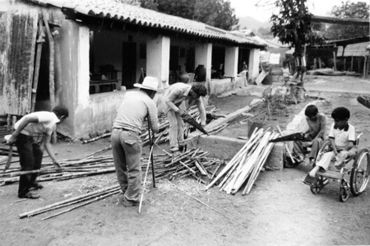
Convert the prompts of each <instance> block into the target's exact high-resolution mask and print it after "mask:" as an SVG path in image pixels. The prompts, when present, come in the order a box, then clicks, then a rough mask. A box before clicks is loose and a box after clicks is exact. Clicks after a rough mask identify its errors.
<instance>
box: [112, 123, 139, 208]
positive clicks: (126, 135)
mask: <svg viewBox="0 0 370 246" xmlns="http://www.w3.org/2000/svg"><path fill="white" fill-rule="evenodd" d="M111 142H112V152H113V160H114V166H115V168H116V174H117V180H118V183H119V185H120V187H121V190H122V192H123V193H124V196H125V198H126V199H127V200H130V201H134V202H138V201H139V200H140V194H141V190H142V187H141V166H140V157H141V153H142V144H141V139H140V136H139V134H137V133H135V132H132V131H126V130H124V129H113V131H112V136H111Z"/></svg>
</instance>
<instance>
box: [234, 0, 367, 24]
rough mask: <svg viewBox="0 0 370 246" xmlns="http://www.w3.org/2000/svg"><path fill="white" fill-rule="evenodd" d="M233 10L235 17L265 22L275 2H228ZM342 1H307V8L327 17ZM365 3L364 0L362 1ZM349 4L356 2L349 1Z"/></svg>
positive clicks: (245, 0)
mask: <svg viewBox="0 0 370 246" xmlns="http://www.w3.org/2000/svg"><path fill="white" fill-rule="evenodd" d="M229 1H230V3H231V6H232V7H233V8H234V9H235V14H236V16H237V17H244V16H251V17H253V18H255V19H256V20H259V21H262V22H266V21H268V20H269V18H270V17H271V15H272V12H273V10H274V8H275V7H274V5H273V3H274V2H275V0H229ZM342 1H343V0H308V1H307V6H308V9H309V10H310V12H311V13H313V14H314V15H329V13H330V11H331V9H332V8H333V6H335V5H340V4H341V2H342ZM362 1H366V0H362ZM350 2H358V1H355V0H350Z"/></svg>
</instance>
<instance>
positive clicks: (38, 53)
mask: <svg viewBox="0 0 370 246" xmlns="http://www.w3.org/2000/svg"><path fill="white" fill-rule="evenodd" d="M38 28H39V29H38V39H37V46H36V58H35V72H34V74H33V85H32V97H31V111H32V112H33V111H35V105H36V97H37V86H38V84H39V72H40V63H41V52H42V46H43V43H44V42H45V38H44V37H45V33H44V30H43V25H42V21H41V19H39V24H38Z"/></svg>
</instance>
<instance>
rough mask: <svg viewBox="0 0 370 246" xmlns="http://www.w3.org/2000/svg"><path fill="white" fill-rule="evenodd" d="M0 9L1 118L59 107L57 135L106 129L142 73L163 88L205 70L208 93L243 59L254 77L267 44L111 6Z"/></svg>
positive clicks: (29, 0) (30, 1)
mask: <svg viewBox="0 0 370 246" xmlns="http://www.w3.org/2000/svg"><path fill="white" fill-rule="evenodd" d="M0 8H1V9H0V30H1V32H2V33H3V35H2V36H1V38H0V103H1V104H2V105H3V107H1V109H0V115H24V114H26V113H28V112H30V111H33V110H45V109H50V108H51V107H52V106H53V105H55V104H62V105H64V106H66V107H67V108H68V109H69V111H70V117H68V119H67V120H66V121H65V122H63V124H62V125H61V127H60V129H61V132H62V133H64V134H66V135H68V136H71V137H74V138H75V137H86V136H88V135H89V134H94V133H101V132H104V131H106V130H110V128H111V125H112V122H113V120H114V118H115V114H116V108H117V106H118V105H119V103H120V100H121V98H122V95H123V93H124V89H130V88H132V87H133V84H134V83H136V82H140V80H141V79H142V78H143V77H144V76H145V75H150V76H154V77H157V78H158V79H159V81H161V89H162V90H165V89H166V87H168V85H169V84H170V83H172V82H174V81H176V79H177V76H178V74H179V73H182V72H191V73H192V72H193V71H194V69H195V68H196V67H197V66H198V65H203V66H204V68H205V70H206V82H205V83H207V86H208V88H209V91H210V93H211V94H212V93H218V92H219V88H228V86H225V84H232V83H233V80H234V79H235V78H236V76H237V73H238V66H239V63H240V62H242V61H248V63H249V73H250V75H251V76H254V77H256V76H257V75H258V59H259V50H260V49H263V48H264V46H265V45H264V44H263V43H260V42H258V41H256V40H253V39H251V38H247V37H242V36H239V35H235V34H232V33H231V32H228V31H225V30H222V29H219V28H215V27H212V26H209V25H206V24H204V23H200V22H196V21H192V20H188V19H184V18H180V17H176V16H171V15H167V14H163V13H159V12H156V11H153V10H149V9H144V8H140V7H137V6H132V5H127V4H123V3H117V2H116V1H108V0H79V1H75V0H7V1H5V0H0ZM212 70H219V71H220V72H222V75H223V76H222V79H217V78H212V74H213V73H212Z"/></svg>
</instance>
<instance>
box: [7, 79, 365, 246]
mask: <svg viewBox="0 0 370 246" xmlns="http://www.w3.org/2000/svg"><path fill="white" fill-rule="evenodd" d="M317 79H319V80H320V83H321V86H320V88H323V87H325V86H327V87H328V88H329V89H330V88H331V87H333V83H336V84H335V88H336V89H338V87H340V85H339V84H340V83H337V81H338V79H337V77H336V78H333V77H318V78H311V80H312V81H311V82H308V83H307V88H311V87H314V86H317V84H316V82H315V81H317ZM341 79H342V80H343V81H342V82H341V83H344V84H345V83H346V81H351V83H356V81H357V79H356V78H352V77H345V79H344V78H343V77H341ZM322 80H324V82H322ZM361 83H365V84H364V85H366V86H367V84H366V81H365V82H363V81H361ZM369 85H370V83H369ZM357 89H358V88H357ZM344 90H345V92H346V93H341V92H338V93H339V94H338V93H337V94H333V93H328V96H326V95H325V93H321V95H320V96H321V97H325V98H326V99H327V101H328V102H326V103H323V104H320V105H319V108H320V111H322V112H324V113H325V114H326V115H327V116H330V112H331V110H332V109H333V108H334V107H336V106H339V105H344V106H347V107H349V108H350V109H351V113H352V117H351V122H352V124H353V125H355V126H356V127H357V129H358V131H362V132H363V133H364V136H363V137H362V139H361V143H360V145H361V146H364V147H365V146H369V141H370V134H369V131H370V129H369V123H368V122H369V120H370V111H369V109H366V108H365V107H363V106H361V105H359V104H358V103H357V102H356V100H354V96H352V95H350V94H348V88H347V87H346V84H345V86H344ZM363 90H366V89H365V88H363ZM369 91H370V90H369ZM356 93H358V91H356ZM250 100H251V98H250V97H239V96H231V97H227V98H221V99H217V102H216V101H215V100H213V99H211V102H212V103H214V104H216V106H217V107H218V108H219V109H220V112H221V113H227V112H232V111H235V110H236V109H239V108H241V107H243V106H245V105H247V104H248V103H249V102H250ZM304 105H305V104H304V103H302V104H299V105H291V106H289V108H288V112H289V116H288V117H287V116H286V115H285V112H284V113H279V112H277V113H275V114H274V115H273V116H272V117H271V118H270V120H268V121H266V122H265V125H266V126H274V125H276V124H277V123H278V124H279V125H281V126H282V127H284V126H285V125H286V122H288V121H289V120H290V119H291V118H292V117H293V113H296V112H299V111H300V110H301V108H302V107H303V106H304ZM254 113H256V112H254ZM257 113H258V111H257ZM329 119H330V118H329ZM329 121H330V120H329ZM330 122H331V121H330ZM246 132H247V130H246V125H245V124H244V123H243V122H242V123H240V119H239V120H236V121H235V122H234V124H233V125H231V126H229V127H228V129H225V130H224V131H223V132H222V133H220V134H221V135H227V136H231V137H238V136H246V134H247V133H246ZM108 144H109V139H104V140H101V141H98V142H95V143H91V144H87V145H82V144H78V143H72V144H70V143H61V144H58V145H57V146H56V150H57V152H58V157H59V158H61V159H63V158H72V157H83V156H85V155H86V154H89V153H91V152H94V151H96V150H98V149H101V148H103V147H105V146H107V145H108ZM107 154H109V152H108V153H107ZM307 170H308V167H305V166H299V167H298V168H296V169H284V170H283V171H274V172H264V173H262V174H261V175H260V176H259V178H258V181H257V182H256V186H255V187H254V189H253V190H252V192H251V193H250V194H249V195H248V196H241V195H240V194H237V195H235V196H231V195H226V194H225V193H223V192H220V191H218V189H216V188H213V189H211V190H209V191H207V192H205V191H204V190H203V189H204V186H203V185H200V184H198V183H196V182H195V181H193V180H178V181H176V182H174V184H172V183H170V182H168V181H161V182H160V184H159V185H158V188H156V189H153V188H151V189H150V191H149V193H146V195H145V197H146V200H145V204H144V210H143V213H142V214H141V215H138V213H137V209H136V208H124V207H122V206H121V205H120V204H119V203H118V198H119V195H116V196H113V197H110V198H108V199H105V200H103V201H99V202H95V203H93V204H90V205H88V206H85V207H83V208H80V209H77V210H74V211H72V212H69V213H67V214H64V215H61V216H59V217H56V218H53V219H50V220H45V221H42V220H41V219H42V218H43V217H45V216H46V215H40V216H37V217H34V218H29V219H23V220H20V219H18V214H20V213H22V212H25V211H29V210H32V209H35V208H38V207H41V206H44V205H47V204H50V203H53V202H57V201H60V200H63V199H66V198H69V197H72V196H76V195H79V194H81V193H86V192H87V191H91V190H93V189H96V188H97V187H105V186H109V185H111V184H116V178H115V175H114V174H109V175H102V176H95V177H88V178H81V179H74V180H70V181H63V182H46V183H43V184H44V187H45V188H44V189H43V190H41V196H42V199H40V200H26V201H24V200H19V199H18V198H17V197H16V190H17V184H14V185H9V186H4V187H0V201H1V202H0V216H1V220H0V229H1V234H0V242H1V243H0V245H22V244H25V243H26V244H27V245H247V244H248V245H332V244H370V234H369V231H370V210H369V206H368V204H369V202H370V195H369V192H368V191H367V192H365V193H363V194H362V195H360V196H359V197H351V198H350V199H349V200H348V201H347V202H346V203H340V202H339V201H338V190H339V185H338V183H335V182H333V183H331V184H329V185H328V186H327V187H325V189H324V190H323V191H322V192H321V193H320V194H319V195H313V194H312V193H311V192H310V190H309V187H308V186H306V185H304V184H303V183H302V178H303V177H304V175H305V172H306V171H307ZM186 194H188V195H191V196H193V197H196V198H198V199H200V200H202V201H203V202H205V203H207V204H209V205H210V206H212V207H213V208H215V209H216V210H217V211H215V210H212V209H210V208H208V207H207V206H205V205H202V204H201V203H199V202H197V201H196V200H194V199H192V198H190V197H189V196H187V195H186Z"/></svg>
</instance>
